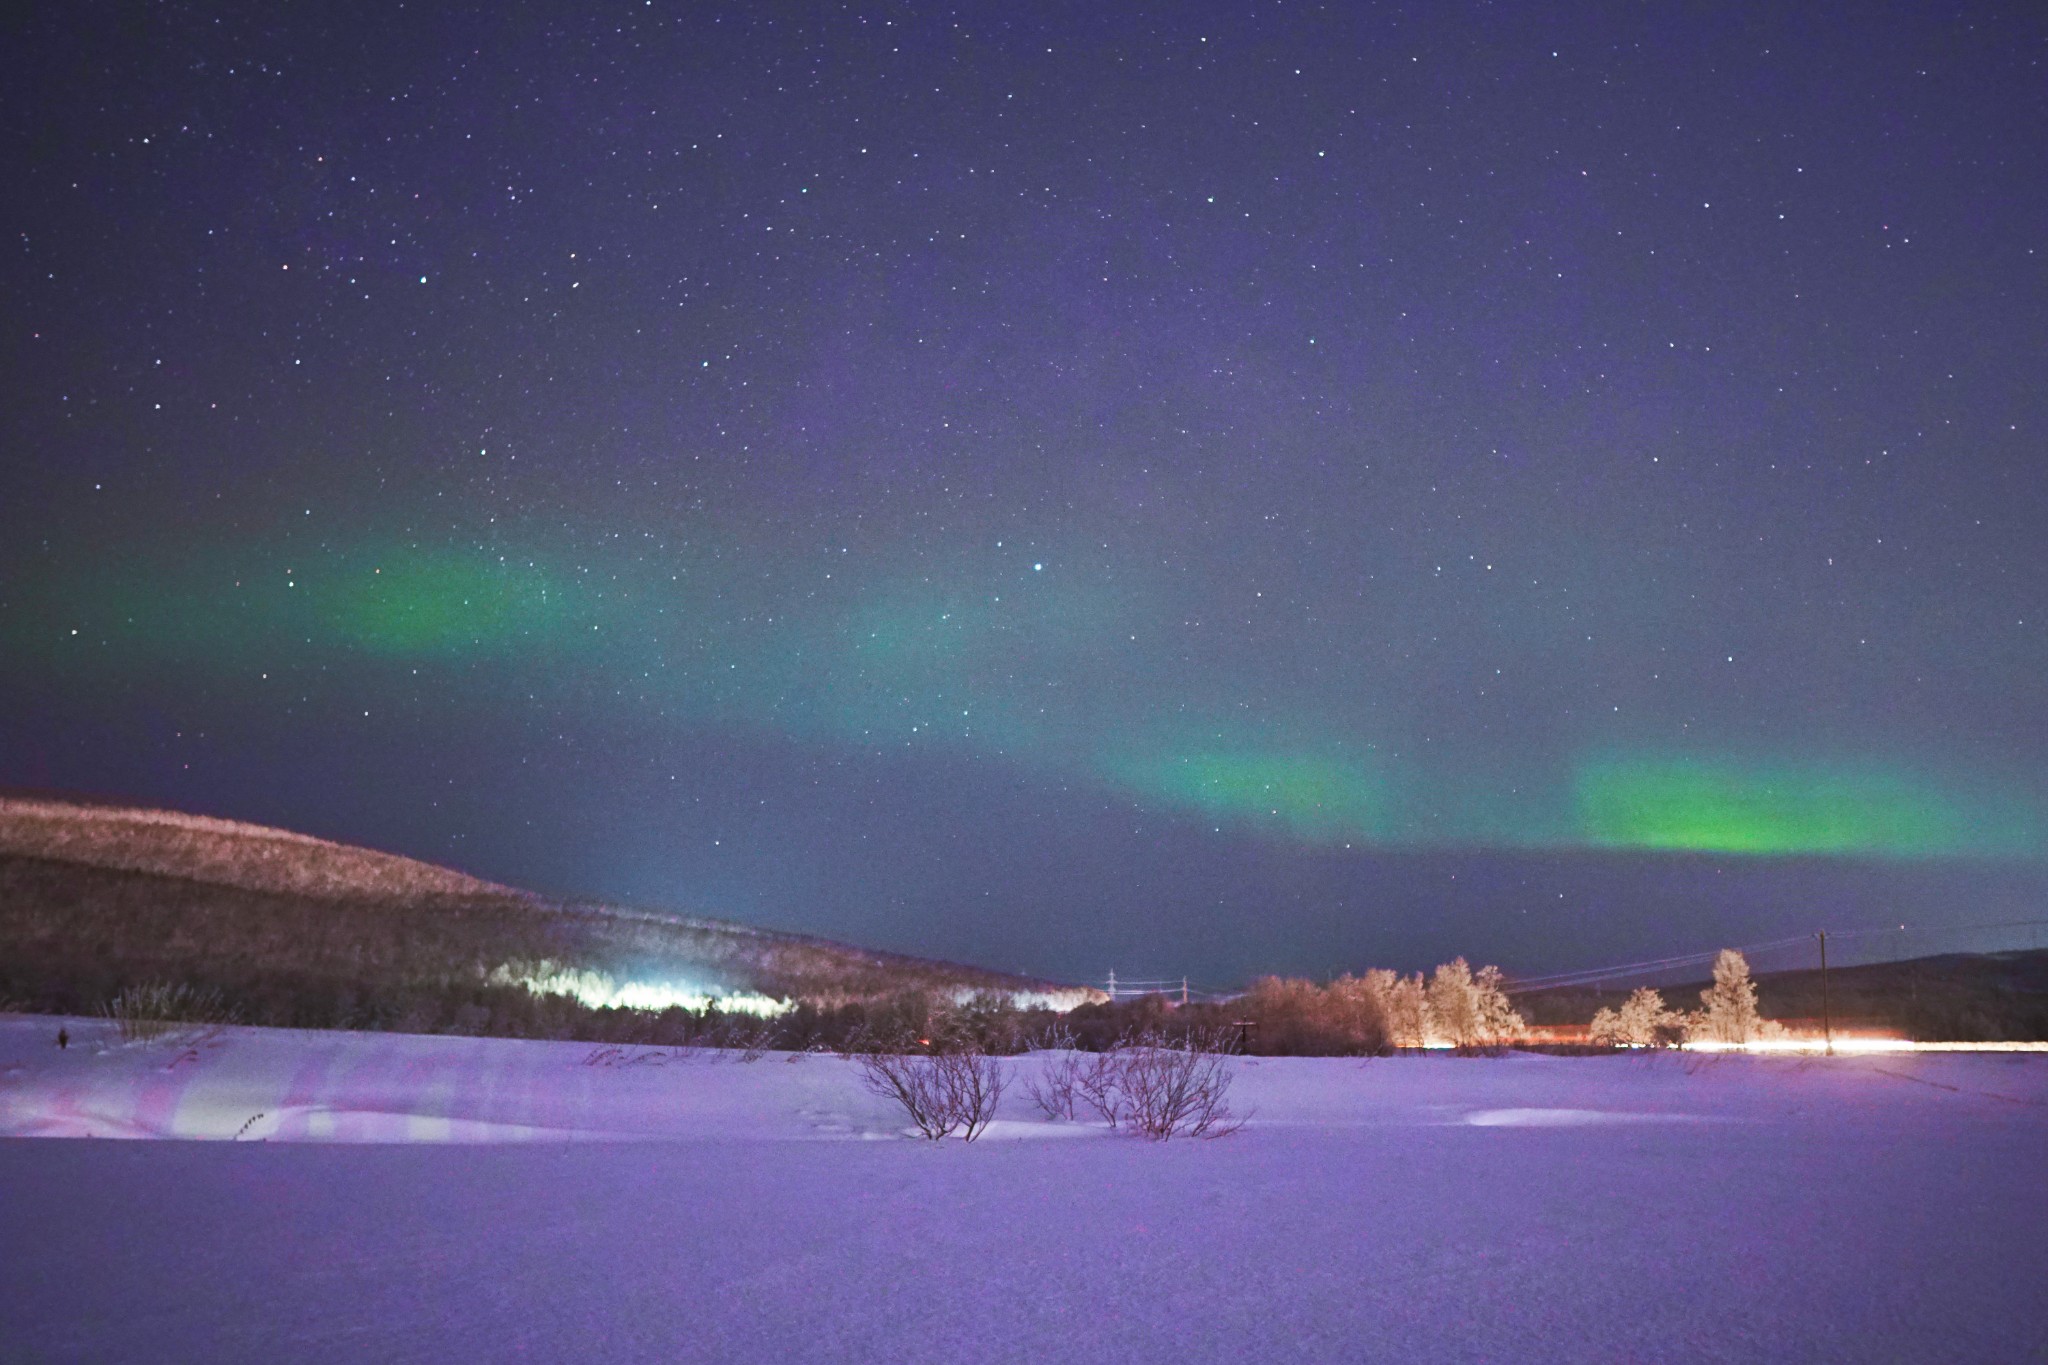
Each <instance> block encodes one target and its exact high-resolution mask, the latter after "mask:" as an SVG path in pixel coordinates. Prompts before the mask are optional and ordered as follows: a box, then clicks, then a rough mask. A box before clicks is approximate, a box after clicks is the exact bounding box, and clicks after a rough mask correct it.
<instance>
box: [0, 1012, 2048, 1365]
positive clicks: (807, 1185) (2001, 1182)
mask: <svg viewBox="0 0 2048 1365" xmlns="http://www.w3.org/2000/svg"><path fill="white" fill-rule="evenodd" d="M70 1028H71V1032H72V1035H73V1045H72V1047H71V1048H70V1050H68V1051H65V1052H59V1051H58V1050H57V1048H56V1047H55V1046H54V1044H53V1041H52V1040H53V1038H54V1035H55V1029H56V1021H54V1020H45V1019H31V1018H4V1017H0V1134H4V1135H8V1136H12V1137H17V1138H26V1137H33V1136H46V1137H58V1136H70V1137H87V1136H91V1137H190V1138H216V1139H222V1140H221V1141H212V1142H169V1143H167V1142H102V1141H73V1142H60V1141H42V1142H38V1141H26V1140H16V1141H5V1142H0V1358H4V1359H5V1360H7V1361H10V1362H12V1361H42V1360H91V1361H120V1360H138V1361H143V1360H146V1361H188V1360H189V1361H208V1362H225V1361H242V1360H249V1361H256V1360H263V1361H275V1360H292V1361H328V1360H333V1361H359V1360H361V1361H370V1360H374V1361H391V1362H399V1361H436V1362H439V1361H447V1360H464V1361H472V1360H477V1361H482V1360H513V1359H521V1360H535V1361H577V1360H605V1361H640V1360H647V1361H690V1360H733V1361H749V1362H754V1361H771V1360H804V1361H837V1360H846V1361H870V1360H873V1361H880V1360H901V1361H926V1360H932V1361H941V1360H943V1361H947V1362H966V1361H996V1360H1019V1361H1051V1360H1077V1359H1078V1360H1158V1361H1173V1362H1197V1361H1210V1360H1215V1361H1226V1360H1230V1361H1237V1360H1248V1359H1251V1360H1292V1359H1303V1360H1396V1359H1406V1360H1428V1361H1430V1362H1432V1365H1436V1363H1437V1362H1445V1361H1455V1360H1631V1361H1643V1360H1660V1361H1671V1360H1772V1361H1779V1360H1842V1361H1871V1360H1914V1361H1921V1360H1968V1361H2005V1360H2041V1359H2048V1292H2044V1290H2043V1288H2042V1286H2043V1285H2048V1057H2043V1056H2039V1055H2032V1056H1999V1055H1952V1056H1950V1055H1944V1056H1932V1055H1916V1056H1906V1057H1864V1058H1837V1059H1832V1060H1827V1059H1813V1058H1784V1057H1721V1058H1697V1057H1695V1058H1679V1057H1672V1056H1654V1057H1601V1058H1554V1057H1535V1056H1509V1057H1504V1058H1494V1059H1466V1058H1456V1057H1441V1056H1438V1057H1424V1058H1399V1059H1391V1060H1378V1061H1370V1062H1358V1061H1350V1060H1338V1059H1304V1060H1291V1059H1290V1060H1274V1059H1268V1060H1261V1061H1245V1062H1241V1063H1239V1064H1238V1073H1237V1074H1238V1080H1237V1088H1236V1090H1235V1091H1234V1092H1233V1098H1234V1099H1236V1100H1238V1101H1240V1102H1241V1104H1242V1105H1243V1106H1244V1107H1249V1108H1251V1109H1254V1110H1255V1111H1256V1116H1255V1117H1254V1119H1253V1120H1252V1122H1251V1124H1250V1125H1249V1126H1248V1127H1246V1128H1245V1129H1244V1130H1243V1131H1241V1132H1239V1133H1236V1134H1234V1135H1232V1136H1230V1137H1228V1138H1225V1139H1222V1140H1220V1141H1215V1142H1173V1143H1167V1144H1153V1143H1148V1142H1145V1141H1143V1140H1140V1139H1134V1138H1129V1137H1124V1136H1120V1135H1114V1134H1110V1133H1107V1132H1105V1131H1103V1130H1101V1129H1099V1128H1095V1127H1091V1126H1087V1125H1078V1124H1067V1123H1049V1122H1046V1121H1044V1120H1043V1119H1042V1118H1041V1117H1040V1116H1039V1115H1038V1114H1037V1113H1036V1111H1035V1109H1034V1108H1033V1107H1032V1105H1031V1104H1030V1102H1029V1100H1028V1099H1027V1098H1026V1097H1025V1096H1024V1093H1023V1090H1022V1087H1021V1086H1020V1085H1014V1084H1013V1086H1012V1091H1011V1094H1010V1095H1009V1096H1008V1097H1007V1098H1006V1099H1005V1101H1004V1105H1003V1112H1002V1119H1001V1121H999V1122H998V1123H997V1125H996V1126H995V1127H994V1128H993V1129H992V1130H991V1131H990V1133H989V1135H988V1136H987V1138H985V1139H984V1140H983V1141H981V1142H978V1143H976V1144H974V1145H972V1146H967V1145H965V1144H962V1143H959V1142H957V1141H953V1142H946V1143H942V1144H936V1145H935V1144H931V1143H925V1142H918V1141H910V1140H904V1139H901V1138H900V1136H899V1125H898V1123H897V1121H896V1118H895V1116H894V1115H893V1114H892V1113H891V1112H890V1110H889V1108H888V1107H887V1106H886V1105H885V1104H884V1103H883V1102H881V1101H879V1100H876V1099H874V1098H872V1097H871V1096H869V1095H867V1094H866V1093H865V1092H864V1091H863V1090H862V1089H861V1087H860V1085H859V1083H858V1080H857V1078H856V1075H855V1073H854V1070H853V1068H852V1067H850V1066H849V1065H847V1064H845V1063H842V1062H840V1061H838V1060H837V1059H834V1058H832V1057H824V1056H811V1057H800V1058H797V1059H794V1060H791V1059H789V1058H788V1055H787V1054H777V1053H771V1054H768V1055H767V1056H765V1057H762V1058H760V1059H759V1060H757V1061H754V1062H751V1063H744V1062H741V1061H739V1060H738V1059H737V1058H736V1057H734V1056H731V1055H729V1054H727V1055H721V1054H694V1055H692V1054H676V1053H671V1052H664V1051H656V1050H653V1049H634V1048H628V1049H601V1048H597V1047H593V1046H591V1045H589V1044H581V1043H531V1042H511V1041H503V1040H484V1039H450V1038H418V1037H406V1036H398V1035H391V1034H331V1033H291V1032H282V1031H266V1030H254V1029H230V1030H223V1031H219V1032H216V1033H213V1034H211V1035H208V1036H203V1037H196V1038H188V1039H185V1040H183V1041H180V1042H177V1043H172V1044H164V1043H158V1044H154V1045H150V1046H125V1047H124V1046H120V1045H118V1044H114V1043H111V1042H110V1041H109V1040H108V1038H107V1036H106V1034H105V1032H104V1030H105V1026H104V1025H100V1024H96V1023H92V1022H89V1021H71V1024H70ZM1038 1064H1039V1061H1037V1060H1033V1059H1026V1060H1024V1061H1022V1062H1020V1063H1018V1065H1019V1066H1020V1067H1024V1068H1028V1067H1031V1066H1035V1065H1038ZM1037 1139H1047V1140H1037ZM1052 1139H1056V1140H1052Z"/></svg>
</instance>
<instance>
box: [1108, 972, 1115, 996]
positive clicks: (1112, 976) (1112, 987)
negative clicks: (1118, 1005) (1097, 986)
mask: <svg viewBox="0 0 2048 1365" xmlns="http://www.w3.org/2000/svg"><path fill="white" fill-rule="evenodd" d="M1109 998H1110V999H1112V1000H1114V999H1116V968H1114V967H1111V968H1110V969H1109Z"/></svg>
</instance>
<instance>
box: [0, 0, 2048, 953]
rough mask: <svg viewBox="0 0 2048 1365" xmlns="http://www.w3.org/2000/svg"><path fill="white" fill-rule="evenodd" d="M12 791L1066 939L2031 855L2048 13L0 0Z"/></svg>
mask: <svg viewBox="0 0 2048 1365" xmlns="http://www.w3.org/2000/svg"><path fill="white" fill-rule="evenodd" d="M38 10H39V12H38V13H36V14H35V15H33V16H32V17H31V18H30V19H28V20H27V21H26V22H25V23H23V22H22V21H20V20H12V21H9V22H10V24H11V25H13V26H12V27H11V28H10V30H9V31H8V32H7V34H6V36H5V39H4V42H0V108H4V149H5V150H4V158H5V159H4V164H0V171H4V177H5V179H4V183H5V184H6V185H7V187H8V188H7V190H6V193H5V195H4V196H0V202H4V204H5V218H6V226H7V229H8V237H7V248H8V254H7V257H6V261H5V266H4V271H0V318H4V324H5V325H4V332H0V361H4V365H0V385H4V390H0V440H4V445H0V783H6V784H11V785H14V786H28V787H40V788H57V789H66V790H75V791H84V792H93V793H101V794H109V795H117V796H123V797H129V798H135V799H140V800H146V801H149V802H153V803H161V804H168V805H172V806H177V807H180V808H184V809H193V810H201V811H206V812H209V813H215V814H221V815H228V816H234V817H238V818H244V819H251V820H258V821H264V822H269V823H276V824H283V825H287V826H291V827H294V828H298V829H303V830H306V831H308V832H312V833H317V834H322V835H326V836H329V837H334V838H341V839H346V840H351V841H358V842H365V843H369V844H372V845H375V846H378V847H383V848H388V849H392V850H395V851H400V852H405V853H410V854H413V855H416V856H421V857H426V858H430V859H434V860H436V861H442V862H447V863H452V864H454V865H456V866H459V867H461V868H463V869H465V870H468V871H472V872H476V873H479V874H482V875H485V876H489V877H494V878H497V879H500V880H505V881H510V882H513V883H516V884H520V885H525V886H531V887H534V888H536V889H542V890H549V891H557V892H575V893H586V894H592V895H601V896H606V897H612V898H618V899H624V900H628V901H632V902H634V903H638V904H645V905H652V906H660V907H668V908H674V909H678V910H685V911H692V912H698V913H706V914H713V915H722V916H727V917H732V918H737V919H742V920H747V921H750V922H755V923H761V924H768V925H775V926H780V927H785V928H794V929H801V930H807V931H811V932H817V933H823V934H828V935H831V936H834V937H841V938H847V939H851V940H855V941H860V942H865V943H869V944H873V945H876V946H884V947H892V948H897V949H903V950H907V951H912V952H921V953H926V954H930V955H938V956H948V957H955V958H963V959H968V960H972V961H978V962H983V963H986V964H988V965H991V966H996V967H1003V968H1024V969H1029V970H1032V971H1037V972H1043V973H1050V974H1057V975H1062V976H1066V977H1070V978H1096V977H1100V976H1101V974H1102V973H1103V972H1105V971H1106V970H1107V969H1109V968H1111V967H1116V968H1118V969H1119V970H1120V971H1122V972H1124V973H1125V974H1126V975H1148V974H1163V975H1178V974H1180V973H1182V972H1187V973H1190V974H1193V975H1194V976H1195V977H1196V978H1197V980H1198V981H1204V982H1210V983H1215V984H1229V983H1231V982H1234V981H1241V980H1243V979H1244V978H1245V977H1246V976H1248V975H1250V974H1252V973H1254V972H1258V971H1265V970H1286V971H1297V972H1308V973H1316V974H1321V973H1326V972H1331V971H1337V970H1343V969H1347V968H1358V967H1363V966H1366V965H1370V964H1376V963H1377V964H1385V965H1391V966H1397V967H1412V966H1419V965H1425V964H1426V963H1427V962H1430V961H1434V960H1437V959H1439V958H1441V957H1445V956H1448V955H1450V954H1451V953H1454V952H1464V953H1467V954H1469V955H1471V956H1473V957H1474V958H1475V959H1481V960H1487V961H1499V962H1501V963H1502V964H1503V965H1505V966H1507V967H1508V968H1509V969H1510V970H1519V971H1524V972H1530V971H1541V970H1550V969H1555V968H1563V967H1570V966H1575V965H1579V964H1582V963H1593V962H1600V961H1606V960H1613V959H1617V958H1627V957H1632V956H1644V955H1655V954H1658V953H1663V952H1681V951H1686V950H1690V949H1693V948H1699V947H1711V946H1713V945H1714V944H1716V943H1718V942H1743V941H1747V940H1751V939H1756V938H1776V937H1780V936H1782V935H1786V934H1794V933H1801V932H1805V931H1808V930H1811V929H1813V928H1818V927H1821V926H1822V925H1827V926H1829V927H1833V928H1838V929H1839V928H1849V927H1853V926H1857V925H1876V924H1881V923H1887V922H1891V923H1897V922H1900V921H1906V922H1910V923H1914V924H1934V923H1949V924H1958V923H1966V922H1975V921H1979V920H1986V919H1997V918H2003V917H2014V916H2025V915H2041V914H2043V913H2048V911H2044V904H2048V779H2044V776H2043V774H2044V771H2048V601H2044V591H2043V590H2044V585H2048V481H2044V478H2043V474H2044V458H2043V457H2044V454H2048V450H2044V444H2043V436H2044V432H2048V396H2044V383H2043V379H2044V376H2048V170H2044V167H2048V11H2043V10H2042V9H2041V8H2040V7H2039V6H2037V5H2027V4H2015V5H2011V6H1991V5H1971V4H1963V5H1959V6H1949V7H1944V8H1942V9H1940V10H1939V12H1937V10H1936V8H1935V7H1931V6H1926V5H1918V4H1899V5H1880V4H1871V5H1856V6H1839V7H1819V6H1782V5H1775V4H1773V5H1757V6H1748V7H1743V6H1734V5H1725V6H1711V7H1707V6H1690V7H1678V6H1642V5H1635V4H1629V5H1600V4H1590V3H1589V4H1572V5H1557V6H1539V5H1463V4H1452V3H1427V4H1412V5H1368V4H1362V3H1342V4H1331V5H1328V6H1315V5H1304V4H1277V3H1276V4H1251V3H1236V4H1230V5H1202V4H1188V3H1181V4H1173V5H1165V6H1159V7H1156V8H1150V9H1147V8H1141V7H1138V6H1135V5H1123V4H1113V3H1101V2H1100V0H1097V2H1096V3H1086V4H1078V3H1077V4H1069V5H1026V4H991V5H987V6H969V7H961V8H955V9H947V8H942V7H938V6H926V7H910V6H901V5H896V6H892V5H886V4H877V5H846V6H822V5H821V6H794V5H716V4H687V5H678V4H669V3H655V4H646V3H638V2H637V0H636V2H635V3H631V4H624V3H593V4H576V5H560V6H554V7H538V6H532V5H518V4H491V5H483V6H475V7H465V6H458V5H434V4H425V5H417V4H416V5H411V6H407V7H405V8H403V9H398V8H395V7H363V6H358V5H340V4H330V5H320V4H303V5H291V6H275V5H237V6H225V5H223V6H207V5H155V6H147V7H145V6H140V5H127V4H124V5H112V4H94V3H79V4H69V5H49V6H41V7H38Z"/></svg>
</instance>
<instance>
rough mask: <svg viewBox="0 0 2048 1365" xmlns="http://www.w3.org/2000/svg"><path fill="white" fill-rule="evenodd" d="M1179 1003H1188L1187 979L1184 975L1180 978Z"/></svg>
mask: <svg viewBox="0 0 2048 1365" xmlns="http://www.w3.org/2000/svg"><path fill="white" fill-rule="evenodd" d="M1180 1003H1181V1004H1183V1005H1185V1004H1187V1003H1188V979H1187V978H1186V977H1182V978H1181V979H1180Z"/></svg>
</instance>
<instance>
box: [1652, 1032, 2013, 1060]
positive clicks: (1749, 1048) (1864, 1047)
mask: <svg viewBox="0 0 2048 1365" xmlns="http://www.w3.org/2000/svg"><path fill="white" fill-rule="evenodd" d="M1682 1046H1683V1047H1684V1049H1685V1051H1687V1052H1800V1053H1815V1052H1826V1051H1827V1049H1828V1044H1827V1040H1826V1039H1824V1038H1752V1039H1750V1040H1749V1041H1748V1042H1746V1043H1717V1042H1708V1041H1705V1040H1702V1041H1700V1042H1694V1043H1685V1044H1683V1045H1682ZM1834 1047H1835V1052H1836V1053H1837V1055H1839V1054H1842V1053H1855V1054H1864V1053H1884V1052H2048V1043H1918V1042H1914V1041H1913V1040H1912V1039H1910V1038H1872V1037H1847V1038H1844V1037H1840V1036H1837V1037H1836V1038H1835V1044H1834Z"/></svg>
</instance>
